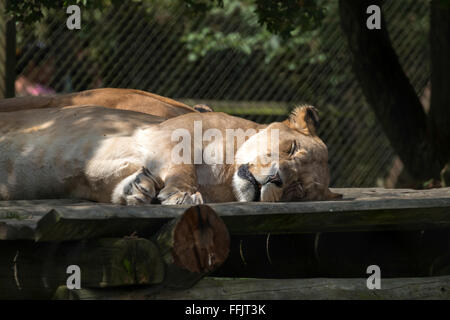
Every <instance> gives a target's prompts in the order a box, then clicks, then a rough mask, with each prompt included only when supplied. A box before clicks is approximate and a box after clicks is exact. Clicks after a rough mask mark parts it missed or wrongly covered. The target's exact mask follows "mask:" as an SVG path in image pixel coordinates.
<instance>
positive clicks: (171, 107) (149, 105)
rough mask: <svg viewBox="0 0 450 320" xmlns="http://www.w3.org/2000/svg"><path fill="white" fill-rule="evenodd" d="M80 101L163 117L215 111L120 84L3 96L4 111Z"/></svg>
mask: <svg viewBox="0 0 450 320" xmlns="http://www.w3.org/2000/svg"><path fill="white" fill-rule="evenodd" d="M76 105H96V106H103V107H106V108H113V109H121V110H130V111H136V112H142V113H146V114H151V115H154V116H158V117H162V118H166V119H168V118H173V117H177V116H180V115H183V114H186V113H191V112H211V111H212V109H211V108H210V107H209V106H207V105H204V104H198V105H195V106H193V107H190V106H188V105H186V104H184V103H181V102H178V101H176V100H173V99H170V98H166V97H163V96H159V95H157V94H154V93H150V92H146V91H142V90H135V89H119V88H100V89H92V90H85V91H81V92H75V93H69V94H58V95H52V96H30V97H18V98H9V99H2V100H0V112H12V111H22V110H30V109H44V108H57V107H66V106H76Z"/></svg>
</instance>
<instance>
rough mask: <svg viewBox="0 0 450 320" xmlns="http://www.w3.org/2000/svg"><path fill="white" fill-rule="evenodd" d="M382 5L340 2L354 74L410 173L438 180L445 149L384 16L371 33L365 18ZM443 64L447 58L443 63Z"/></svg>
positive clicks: (355, 0) (376, 1)
mask: <svg viewBox="0 0 450 320" xmlns="http://www.w3.org/2000/svg"><path fill="white" fill-rule="evenodd" d="M381 3H382V1H380V0H340V1H339V11H340V16H341V26H342V29H343V31H344V33H345V34H346V36H347V39H348V44H349V48H350V52H351V54H352V60H353V61H352V63H353V69H354V72H355V74H356V77H357V78H358V81H359V83H360V85H361V87H362V90H363V92H364V95H365V97H366V99H367V101H368V103H369V104H370V106H371V107H372V109H373V110H374V112H375V114H376V116H377V118H378V120H379V121H380V123H381V125H382V127H383V129H384V132H385V133H386V135H387V137H388V138H389V140H390V142H391V145H392V146H393V148H394V150H395V151H396V152H397V153H398V155H399V157H400V158H401V160H402V161H403V163H404V164H405V167H406V169H407V170H408V172H409V173H410V174H411V175H412V176H413V177H414V178H416V179H418V180H422V181H424V180H428V179H430V178H436V179H439V173H440V170H441V168H442V167H443V166H444V164H445V161H443V160H442V159H443V157H442V150H441V149H440V148H439V147H438V144H437V143H436V142H435V134H434V133H433V132H432V129H433V128H434V127H435V126H433V125H430V122H432V119H428V117H427V115H426V113H425V111H424V110H423V107H422V104H421V103H420V100H419V98H418V96H417V94H416V92H415V91H414V88H413V86H412V85H411V83H410V82H409V79H408V78H407V76H406V75H405V73H404V72H403V69H402V67H401V65H400V63H399V60H398V57H397V55H396V53H395V51H394V49H393V48H392V45H391V41H390V39H389V33H388V31H387V26H386V23H385V21H384V19H383V17H382V23H381V29H380V30H376V29H374V30H369V29H368V28H367V26H366V20H367V18H368V17H369V14H367V13H366V10H367V7H368V6H370V5H378V6H380V7H381ZM442 59H443V58H442Z"/></svg>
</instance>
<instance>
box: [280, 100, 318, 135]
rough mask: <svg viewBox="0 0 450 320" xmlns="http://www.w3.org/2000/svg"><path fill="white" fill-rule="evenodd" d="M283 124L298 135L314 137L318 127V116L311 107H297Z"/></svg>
mask: <svg viewBox="0 0 450 320" xmlns="http://www.w3.org/2000/svg"><path fill="white" fill-rule="evenodd" d="M284 123H285V124H286V125H287V126H289V127H290V128H292V129H294V130H297V131H299V132H300V133H303V134H305V135H308V136H309V135H311V136H315V135H316V129H317V127H318V125H319V114H318V112H317V109H316V108H314V107H313V106H299V107H296V108H295V109H294V110H293V111H292V112H291V114H290V115H289V118H288V119H287V120H286V121H285V122H284Z"/></svg>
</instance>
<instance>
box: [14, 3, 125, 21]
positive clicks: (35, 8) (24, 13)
mask: <svg viewBox="0 0 450 320" xmlns="http://www.w3.org/2000/svg"><path fill="white" fill-rule="evenodd" d="M120 2H121V1H120V0H38V1H35V0H21V1H7V2H6V14H8V15H10V16H12V17H14V18H15V19H16V20H17V21H19V22H23V23H25V24H31V23H33V22H36V21H39V20H41V19H42V18H43V17H44V12H45V11H46V9H62V8H67V7H68V6H70V5H73V4H76V5H79V6H82V7H84V8H87V9H95V8H101V7H105V6H108V5H111V4H113V3H120Z"/></svg>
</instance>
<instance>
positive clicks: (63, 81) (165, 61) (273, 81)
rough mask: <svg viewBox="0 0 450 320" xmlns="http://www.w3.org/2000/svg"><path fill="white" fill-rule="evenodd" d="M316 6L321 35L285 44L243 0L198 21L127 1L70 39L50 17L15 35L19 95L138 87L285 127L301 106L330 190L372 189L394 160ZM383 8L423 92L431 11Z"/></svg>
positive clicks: (331, 8)
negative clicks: (323, 152)
mask: <svg viewBox="0 0 450 320" xmlns="http://www.w3.org/2000/svg"><path fill="white" fill-rule="evenodd" d="M319 1H320V0H319ZM323 2H324V3H326V6H327V15H326V18H325V21H324V22H323V25H322V27H321V28H320V29H318V30H314V31H312V32H308V33H298V34H295V35H294V37H292V38H290V39H282V38H280V37H277V36H274V35H272V34H270V33H269V32H267V31H266V30H265V29H264V28H262V27H260V26H259V24H258V22H257V17H256V16H255V15H254V14H253V13H252V11H253V9H254V8H253V7H252V5H251V2H248V1H237V0H228V1H225V7H224V8H223V9H220V8H217V9H214V10H213V11H211V12H209V13H207V14H206V15H202V14H193V13H192V12H190V11H189V10H188V9H186V8H185V6H184V5H183V2H182V1H178V0H177V1H175V0H155V1H145V0H143V1H139V2H134V1H133V2H132V1H127V2H125V3H124V4H122V5H120V6H117V7H115V6H111V7H108V8H106V9H104V10H103V11H100V10H93V11H87V10H84V11H83V12H82V21H81V30H74V31H71V30H68V29H67V27H66V19H67V15H66V13H65V10H63V9H61V10H60V11H58V12H56V11H51V12H48V13H47V14H46V18H45V19H44V20H43V21H41V22H40V23H38V24H36V25H33V26H28V27H23V26H20V25H19V26H18V28H17V47H18V63H17V72H18V77H17V80H16V94H17V95H28V94H47V93H52V92H71V91H80V90H85V89H91V88H98V87H120V88H136V89H142V90H147V91H150V92H153V93H157V94H160V95H163V96H168V97H171V98H174V99H177V100H180V101H184V102H186V103H188V104H195V103H206V104H208V105H209V106H211V107H212V108H213V109H215V110H216V111H225V112H228V113H230V114H235V115H239V116H243V117H246V118H249V119H251V120H254V121H257V122H271V121H276V120H281V119H284V118H285V117H286V115H287V113H288V112H289V110H290V109H291V108H292V107H293V106H295V105H297V104H300V103H308V104H312V105H315V106H316V107H317V108H318V109H319V111H320V114H321V124H320V132H319V134H320V136H321V137H322V139H323V140H324V141H325V142H326V144H327V145H328V147H329V158H330V170H331V175H332V181H331V184H332V185H333V186H340V187H343V186H352V187H357V186H375V185H381V184H382V181H383V178H385V177H386V175H387V174H388V172H389V170H390V169H391V167H392V163H393V159H394V157H395V154H394V152H393V150H392V149H391V147H390V145H389V142H388V141H387V139H386V137H385V136H384V134H383V132H382V130H381V128H380V126H379V124H378V123H377V120H376V118H375V116H374V114H373V112H372V111H371V110H370V109H369V107H368V105H367V103H366V102H365V99H364V97H363V94H362V92H361V89H360V87H359V85H358V82H357V81H356V79H355V77H354V75H353V73H352V70H351V64H350V56H349V51H348V48H347V42H346V39H345V38H344V35H343V34H342V31H341V29H340V26H339V15H338V11H337V9H338V8H337V1H323ZM384 12H385V15H386V20H387V22H388V24H387V27H388V29H389V31H390V36H391V40H392V42H393V44H394V47H395V49H396V50H397V53H398V55H399V57H400V60H401V62H402V65H403V67H404V69H405V71H406V73H407V75H408V76H409V78H410V80H411V82H412V83H413V85H414V86H415V88H416V91H417V93H418V94H419V95H421V94H422V92H423V91H424V89H425V88H426V86H427V83H428V80H429V66H428V64H427V63H426V62H427V61H429V59H428V54H429V53H428V41H427V33H428V14H429V13H428V3H427V1H425V0H421V1H415V0H404V1H393V0H391V1H386V3H385V5H384ZM29 83H37V84H39V85H35V86H27V84H29Z"/></svg>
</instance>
